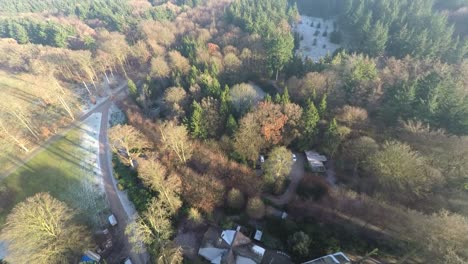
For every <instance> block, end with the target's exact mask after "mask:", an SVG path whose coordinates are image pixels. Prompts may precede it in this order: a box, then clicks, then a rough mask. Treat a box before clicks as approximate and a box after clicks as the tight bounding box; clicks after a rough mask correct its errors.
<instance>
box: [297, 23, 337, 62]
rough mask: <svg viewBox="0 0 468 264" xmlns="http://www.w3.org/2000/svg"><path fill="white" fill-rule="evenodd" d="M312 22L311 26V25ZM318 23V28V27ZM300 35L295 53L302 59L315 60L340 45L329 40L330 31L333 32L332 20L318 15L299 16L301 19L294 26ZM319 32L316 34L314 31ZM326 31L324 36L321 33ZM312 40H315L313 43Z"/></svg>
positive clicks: (333, 50)
mask: <svg viewBox="0 0 468 264" xmlns="http://www.w3.org/2000/svg"><path fill="white" fill-rule="evenodd" d="M312 24H313V26H311V25H312ZM319 24H320V28H318V26H319ZM294 29H295V30H296V31H297V32H298V33H299V35H300V36H301V42H300V46H299V49H298V50H297V54H299V55H301V56H302V57H303V58H304V59H305V58H310V59H312V60H313V61H315V62H317V61H319V59H320V58H322V57H325V56H326V55H327V54H330V55H333V52H335V51H336V50H337V49H339V48H340V45H336V44H333V43H331V42H330V33H332V32H333V30H334V29H335V28H334V20H332V19H322V18H318V17H310V16H301V20H300V22H299V23H298V24H296V26H295V28H294ZM316 31H317V32H319V33H318V34H317V36H314V35H315V32H316ZM324 32H327V35H326V36H323V33H324ZM314 41H316V43H315V45H314Z"/></svg>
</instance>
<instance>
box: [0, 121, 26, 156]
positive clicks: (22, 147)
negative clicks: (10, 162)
mask: <svg viewBox="0 0 468 264" xmlns="http://www.w3.org/2000/svg"><path fill="white" fill-rule="evenodd" d="M0 126H1V127H2V130H3V131H4V132H5V134H7V135H8V136H9V137H10V138H11V139H12V140H13V141H14V142H15V143H16V145H18V146H19V147H20V148H21V149H23V150H24V152H29V149H28V148H27V147H26V146H25V145H24V144H23V143H22V142H21V141H20V140H19V139H18V138H16V137H15V136H14V135H13V134H11V133H10V132H8V130H7V129H6V127H5V126H4V125H3V123H0Z"/></svg>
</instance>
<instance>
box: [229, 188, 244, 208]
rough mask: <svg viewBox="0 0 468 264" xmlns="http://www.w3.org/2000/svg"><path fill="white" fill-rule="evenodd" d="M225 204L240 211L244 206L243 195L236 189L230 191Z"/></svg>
mask: <svg viewBox="0 0 468 264" xmlns="http://www.w3.org/2000/svg"><path fill="white" fill-rule="evenodd" d="M227 204H228V206H229V207H230V208H232V209H242V207H244V204H245V198H244V194H242V192H241V191H239V190H238V189H235V188H233V189H231V190H230V191H229V192H228V195H227Z"/></svg>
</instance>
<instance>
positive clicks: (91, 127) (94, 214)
mask: <svg viewBox="0 0 468 264" xmlns="http://www.w3.org/2000/svg"><path fill="white" fill-rule="evenodd" d="M100 120H101V116H100V113H99V114H93V115H91V116H90V117H89V118H88V119H87V120H85V121H84V122H83V123H82V124H81V125H80V126H79V127H78V128H75V129H73V130H71V131H70V132H68V133H67V134H66V135H65V136H64V137H63V138H62V139H60V140H58V141H56V142H54V143H53V144H51V145H49V146H47V147H46V149H44V150H43V151H42V152H40V153H39V154H37V155H36V156H35V157H34V158H32V159H31V160H29V161H28V162H27V163H26V164H25V165H24V166H23V167H21V168H19V169H18V170H17V171H16V172H14V173H13V174H11V175H10V176H8V177H7V178H5V179H4V180H3V182H2V184H5V186H6V187H7V188H8V189H9V190H11V191H12V193H13V195H14V198H13V199H12V201H13V202H12V203H11V204H9V205H6V206H5V208H1V211H0V223H3V222H4V221H5V217H6V216H7V215H8V213H9V212H10V210H11V209H12V208H13V207H14V205H15V204H17V203H19V202H21V201H23V200H24V199H26V198H27V197H29V196H31V195H33V194H35V193H38V192H49V193H50V194H51V195H52V196H54V197H56V198H58V199H59V200H62V201H64V202H66V203H67V204H68V205H70V206H71V207H73V208H75V209H76V210H77V214H78V215H79V217H80V219H81V220H83V221H84V222H86V223H89V224H90V225H92V226H94V227H98V226H99V225H100V223H101V221H102V220H101V218H102V217H100V215H101V214H102V213H103V211H104V210H106V202H105V194H104V191H103V185H102V177H101V176H100V168H99V159H98V151H99V142H98V135H99V126H100Z"/></svg>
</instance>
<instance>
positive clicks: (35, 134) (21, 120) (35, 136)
mask: <svg viewBox="0 0 468 264" xmlns="http://www.w3.org/2000/svg"><path fill="white" fill-rule="evenodd" d="M11 113H12V114H13V115H14V116H15V117H16V118H18V120H19V121H20V122H21V123H22V124H23V125H24V126H25V127H26V128H27V129H28V130H29V132H30V133H31V134H32V135H33V136H34V138H35V139H37V140H39V135H38V134H37V133H36V132H35V131H34V130H33V129H32V127H31V125H30V124H29V122H28V121H27V120H26V118H25V117H24V116H23V115H22V114H19V113H17V112H16V111H12V112H11Z"/></svg>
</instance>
